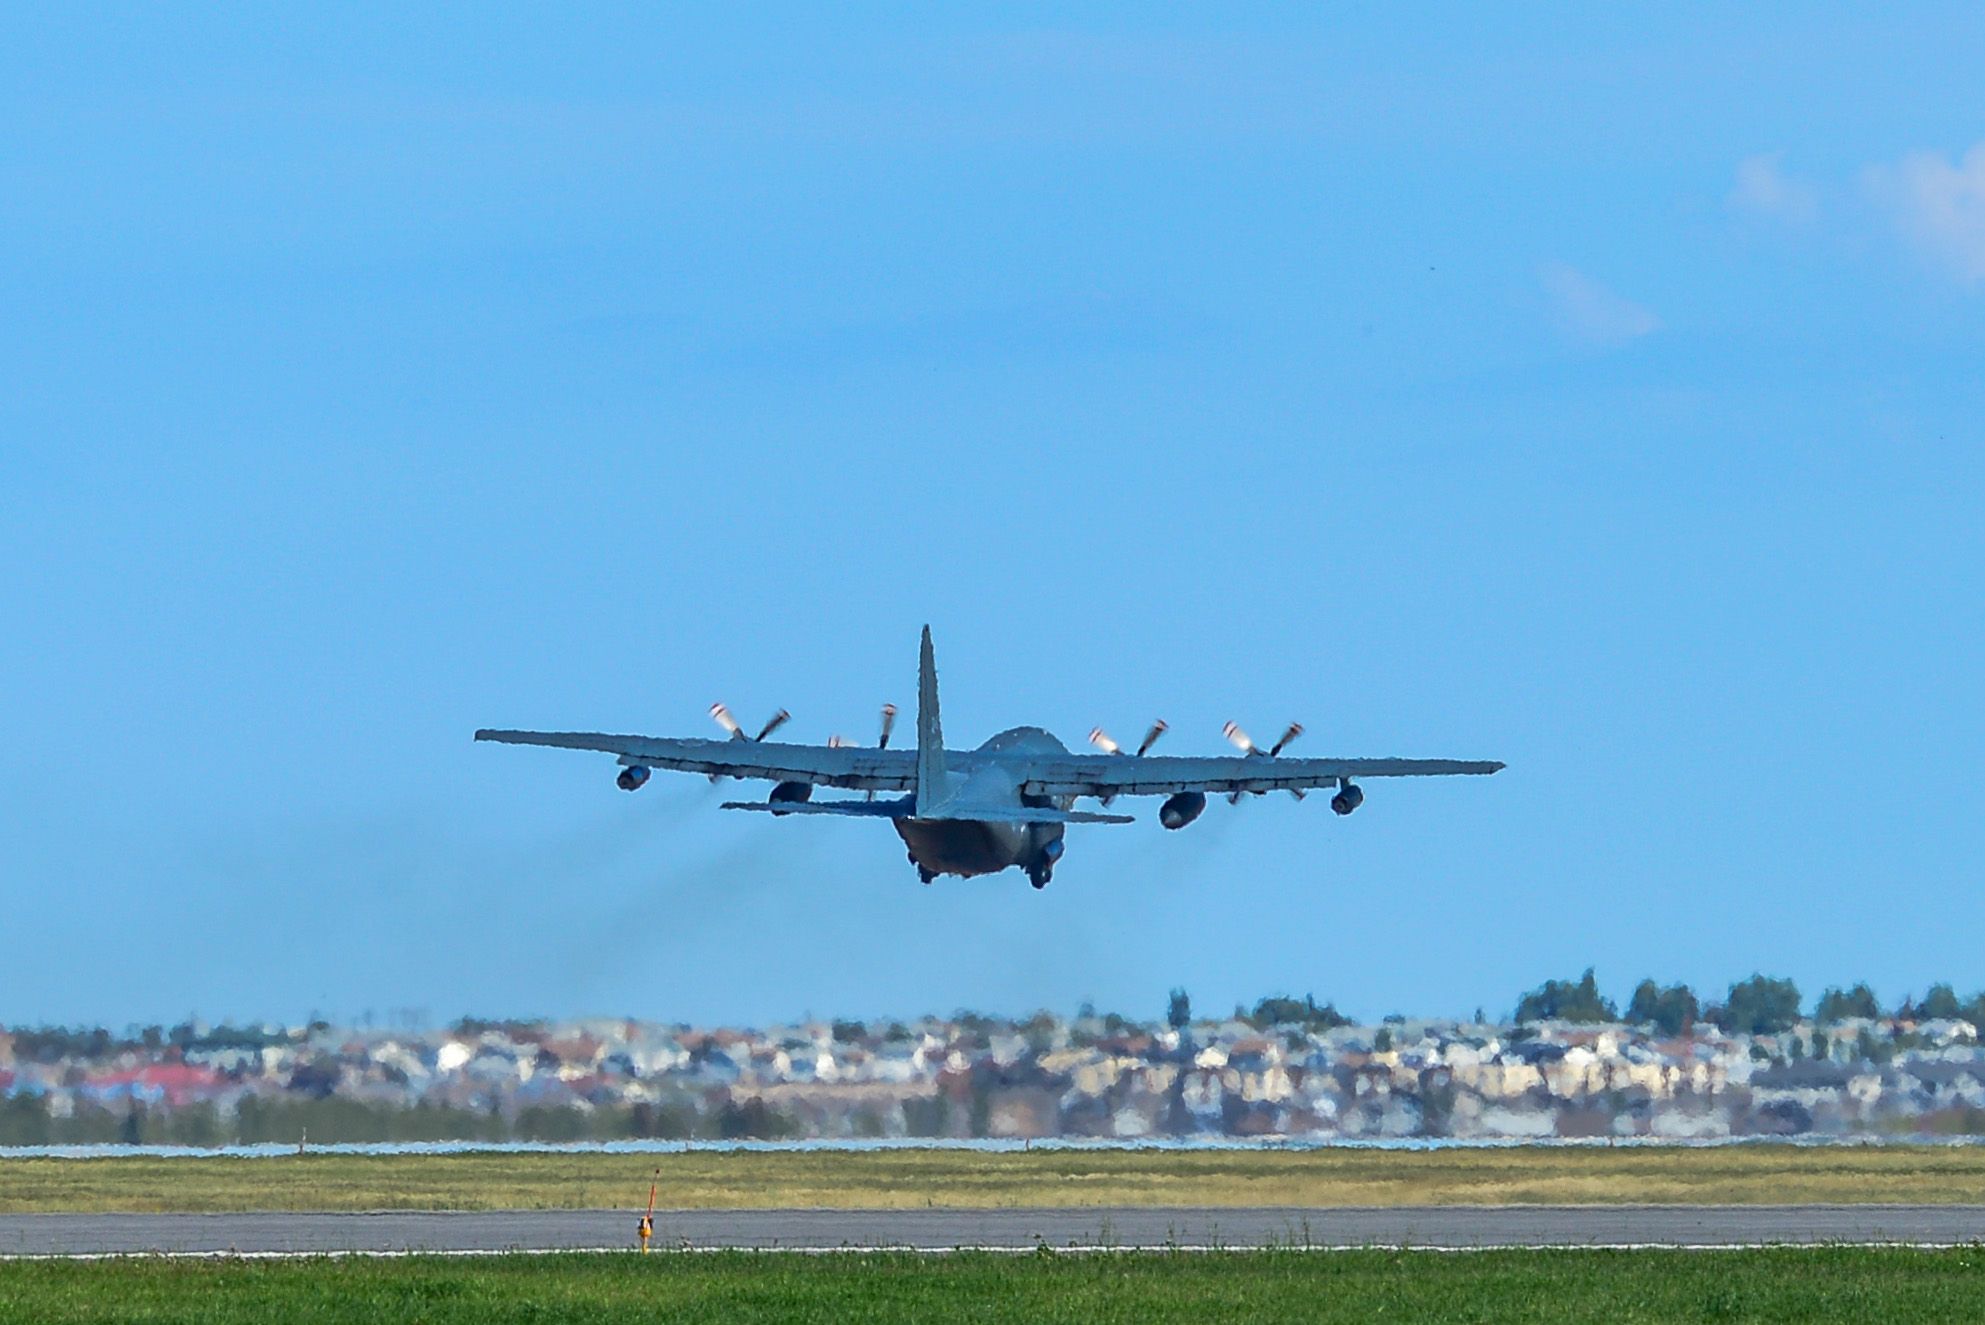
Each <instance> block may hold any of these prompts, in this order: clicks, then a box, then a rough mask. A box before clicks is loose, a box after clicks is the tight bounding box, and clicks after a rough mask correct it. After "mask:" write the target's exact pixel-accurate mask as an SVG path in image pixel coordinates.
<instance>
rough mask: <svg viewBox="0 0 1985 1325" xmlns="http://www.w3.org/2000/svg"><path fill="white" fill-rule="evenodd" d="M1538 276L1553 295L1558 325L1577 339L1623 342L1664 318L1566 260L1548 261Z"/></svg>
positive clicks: (1656, 328) (1657, 326) (1657, 327)
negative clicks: (1609, 287) (1616, 292)
mask: <svg viewBox="0 0 1985 1325" xmlns="http://www.w3.org/2000/svg"><path fill="white" fill-rule="evenodd" d="M1538 278H1539V279H1540V280H1542V281H1543V283H1544V293H1545V294H1546V295H1548V296H1550V300H1551V311H1552V313H1553V314H1554V315H1555V316H1556V318H1557V320H1558V325H1559V326H1560V327H1561V328H1563V330H1564V331H1565V333H1566V334H1567V335H1569V336H1571V337H1572V338H1574V339H1576V340H1581V341H1586V342H1588V343H1591V344H1596V345H1624V344H1625V343H1626V342H1628V341H1630V340H1635V339H1638V338H1639V337H1641V336H1645V335H1647V334H1648V333H1649V332H1651V331H1659V330H1660V329H1661V319H1660V318H1659V317H1658V316H1657V315H1656V314H1655V312H1654V310H1653V309H1651V308H1648V307H1647V306H1646V305H1644V304H1637V303H1635V302H1634V301H1633V300H1631V299H1628V298H1626V297H1624V296H1622V295H1618V294H1615V293H1614V292H1613V291H1612V290H1610V289H1608V288H1607V287H1606V286H1604V285H1602V284H1600V283H1599V282H1598V281H1596V280H1594V279H1593V278H1592V277H1590V276H1587V275H1586V274H1585V273H1584V272H1582V271H1580V270H1579V269H1578V268H1576V267H1573V266H1570V265H1569V264H1567V263H1563V262H1552V263H1546V264H1545V265H1544V267H1543V268H1542V269H1541V270H1540V271H1539V272H1538Z"/></svg>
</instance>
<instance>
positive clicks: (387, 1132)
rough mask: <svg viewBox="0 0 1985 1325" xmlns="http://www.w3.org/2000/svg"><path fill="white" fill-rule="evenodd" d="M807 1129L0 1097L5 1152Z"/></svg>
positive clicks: (690, 1112)
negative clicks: (70, 1103) (66, 1105)
mask: <svg viewBox="0 0 1985 1325" xmlns="http://www.w3.org/2000/svg"><path fill="white" fill-rule="evenodd" d="M800 1131H801V1128H800V1125H799V1123H798V1122H797V1121H796V1120H794V1119H793V1118H792V1117H791V1116H790V1115H788V1114H786V1113H785V1112H783V1111H781V1110H779V1109H776V1108H773V1107H771V1106H769V1105H767V1104H766V1103H765V1102H764V1101H762V1100H758V1099H747V1100H742V1101H729V1100H727V1101H725V1102H723V1103H722V1104H721V1105H719V1106H717V1107H715V1108H700V1107H698V1105H697V1104H696V1103H695V1102H694V1101H690V1100H681V1101H674V1102H664V1103H661V1104H645V1103H643V1104H632V1105H614V1106H610V1107H605V1108H598V1109H577V1108H571V1107H566V1106H558V1107H552V1106H534V1107H531V1108H526V1109H522V1110H520V1111H518V1112H517V1113H516V1114H514V1115H505V1114H502V1113H498V1112H496V1111H493V1110H489V1111H485V1110H478V1109H459V1108H453V1107H449V1106H446V1105H434V1104H424V1103H423V1104H413V1105H408V1106H399V1105H392V1104H383V1103H373V1102H369V1101H363V1100H346V1099H336V1098H326V1099H315V1098H295V1097H279V1098H261V1097H257V1096H250V1097H248V1098H246V1099H244V1100H242V1101H241V1103H240V1105H239V1107H238V1108H236V1109H235V1110H234V1112H233V1113H232V1114H223V1113H221V1111H220V1110H218V1109H217V1108H215V1106H214V1105H212V1104H211V1103H198V1104H189V1105H183V1106H181V1107H178V1108H163V1107H147V1106H146V1105H143V1104H131V1105H128V1106H127V1105H119V1106H117V1107H105V1106H102V1105H95V1104H85V1105H82V1106H80V1107H78V1108H76V1109H74V1110H72V1111H69V1112H67V1113H64V1114H61V1115H59V1116H58V1115H56V1114H54V1113H52V1112H51V1111H50V1110H49V1108H48V1102H47V1101H46V1100H45V1099H43V1098H41V1097H40V1096H36V1095H11V1096H7V1095H0V1146H46V1145H175V1146H219V1145H254V1144H258V1143H268V1142H273V1143H276V1144H278V1145H296V1144H298V1143H299V1142H300V1141H308V1142H309V1143H311V1144H314V1145H337V1144H346V1143H354V1142H385V1141H485V1142H489V1141H498V1142H500V1141H551V1142H573V1141H624V1140H642V1139H662V1140H719V1141H730V1140H747V1139H748V1140H765V1141H776V1140H780V1139H783V1138H786V1137H791V1136H796V1135H798V1134H799V1133H800Z"/></svg>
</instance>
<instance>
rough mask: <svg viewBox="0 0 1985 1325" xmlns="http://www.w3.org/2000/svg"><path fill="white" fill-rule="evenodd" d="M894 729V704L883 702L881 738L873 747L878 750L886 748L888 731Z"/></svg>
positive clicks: (887, 746)
mask: <svg viewBox="0 0 1985 1325" xmlns="http://www.w3.org/2000/svg"><path fill="white" fill-rule="evenodd" d="M895 730H896V706H895V705H894V704H884V705H883V706H882V739H881V740H879V741H877V742H876V743H875V748H876V749H878V750H887V749H888V748H889V733H890V732H893V731H895Z"/></svg>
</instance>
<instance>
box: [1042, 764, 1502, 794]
mask: <svg viewBox="0 0 1985 1325" xmlns="http://www.w3.org/2000/svg"><path fill="white" fill-rule="evenodd" d="M1501 767H1502V765H1501V764H1500V763H1498V762H1496V761H1495V760H1492V759H1283V758H1279V757H1276V756H1270V755H1253V756H1248V755H1243V756H1239V757H1219V758H1210V759H1195V758H1190V757H1181V756H1164V755H1146V756H1143V757H1138V756H1132V755H1059V756H1050V757H1048V758H1044V759H1040V760H1038V761H1036V762H1034V763H1032V764H1030V765H1029V766H1028V767H1027V769H1026V771H1025V785H1024V786H1023V787H1022V790H1023V791H1026V792H1028V793H1030V794H1032V795H1036V796H1167V795H1171V794H1172V793H1174V792H1180V791H1201V792H1236V791H1309V790H1311V789H1313V788H1318V787H1334V786H1336V785H1337V784H1338V782H1339V781H1340V780H1341V779H1344V778H1350V779H1352V780H1354V781H1355V780H1357V779H1359V778H1397V777H1444V776H1448V775H1452V774H1469V773H1474V774H1481V773H1494V772H1495V771H1496V770H1498V769H1500V768H1501Z"/></svg>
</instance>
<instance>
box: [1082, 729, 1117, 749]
mask: <svg viewBox="0 0 1985 1325" xmlns="http://www.w3.org/2000/svg"><path fill="white" fill-rule="evenodd" d="M1089 744H1091V745H1093V746H1095V747H1096V748H1097V749H1098V750H1101V751H1102V752H1103V753H1104V754H1106V755H1120V754H1122V753H1123V747H1122V746H1121V745H1118V744H1117V743H1116V740H1115V738H1113V737H1112V736H1111V735H1110V734H1109V733H1108V732H1106V731H1104V730H1103V729H1102V728H1101V727H1097V728H1094V729H1093V730H1091V731H1090V733H1089Z"/></svg>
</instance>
